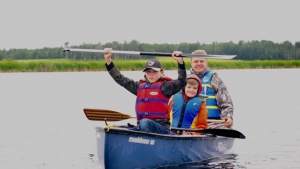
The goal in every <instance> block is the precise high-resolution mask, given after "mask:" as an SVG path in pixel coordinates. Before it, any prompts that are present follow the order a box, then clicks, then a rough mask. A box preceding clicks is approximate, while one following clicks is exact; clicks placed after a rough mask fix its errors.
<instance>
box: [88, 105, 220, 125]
mask: <svg viewBox="0 0 300 169" xmlns="http://www.w3.org/2000/svg"><path fill="white" fill-rule="evenodd" d="M83 111H84V114H85V115H86V117H87V118H88V119H89V120H94V121H121V120H126V119H130V118H136V117H133V116H130V115H128V114H123V113H120V112H117V111H114V110H106V109H90V108H85V109H83ZM207 122H216V123H224V122H225V121H224V120H212V119H208V120H207Z"/></svg>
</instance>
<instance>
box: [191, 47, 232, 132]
mask: <svg viewBox="0 0 300 169" xmlns="http://www.w3.org/2000/svg"><path fill="white" fill-rule="evenodd" d="M192 54H198V55H207V53H206V52H205V51H204V50H196V51H194V52H192ZM207 64H208V62H207V59H206V58H199V57H192V58H191V66H192V67H191V69H190V71H191V73H192V74H195V75H197V76H198V77H199V78H200V79H201V82H202V91H201V94H202V95H207V96H208V98H207V99H206V106H207V109H208V119H223V120H225V123H224V124H220V123H214V122H211V123H208V128H231V126H232V125H233V103H232V99H231V97H230V95H229V93H228V90H227V88H226V86H225V84H224V83H223V81H222V79H221V78H220V77H219V76H218V74H217V73H215V72H214V71H212V70H211V69H210V68H209V67H208V66H207Z"/></svg>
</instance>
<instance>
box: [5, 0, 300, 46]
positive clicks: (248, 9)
mask: <svg viewBox="0 0 300 169" xmlns="http://www.w3.org/2000/svg"><path fill="white" fill-rule="evenodd" d="M0 17H1V20H0V49H11V48H28V49H36V48H43V47H62V46H63V44H64V43H65V42H67V41H68V42H70V45H80V44H83V43H98V42H101V43H102V44H103V43H106V42H112V41H118V42H124V41H131V40H137V41H139V42H145V43H180V42H188V43H192V42H200V43H212V42H229V41H233V42H235V43H237V42H238V41H240V40H244V41H251V40H271V41H273V42H283V41H286V40H288V41H290V42H292V43H295V42H297V41H300V1H299V0H247V1H246V0H0Z"/></svg>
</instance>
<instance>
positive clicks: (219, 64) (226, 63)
mask: <svg viewBox="0 0 300 169" xmlns="http://www.w3.org/2000/svg"><path fill="white" fill-rule="evenodd" d="M158 60H160V61H161V63H162V65H163V67H164V69H165V70H175V69H177V64H176V62H175V61H174V60H173V59H171V58H166V57H158ZM145 62H146V60H114V63H115V64H116V65H117V66H118V69H119V70H131V71H137V70H142V69H143V67H144V64H145ZM185 63H186V67H187V69H189V68H190V67H191V66H190V59H189V58H185ZM208 63H209V67H211V68H212V69H276V68H300V60H264V61H261V60H257V61H240V60H209V61H208ZM104 64H105V61H104V60H97V61H74V60H65V59H58V60H2V61H0V72H72V71H105V70H106V68H105V66H104Z"/></svg>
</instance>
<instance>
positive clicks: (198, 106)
mask: <svg viewBox="0 0 300 169" xmlns="http://www.w3.org/2000/svg"><path fill="white" fill-rule="evenodd" d="M201 90H202V84H201V80H200V79H199V77H198V76H197V75H195V74H191V75H189V76H188V77H187V84H186V86H185V87H184V88H183V89H182V92H180V93H177V94H175V95H174V96H173V97H172V98H171V99H170V102H169V109H170V110H171V111H170V117H171V127H172V128H187V129H206V128H207V122H206V120H207V116H208V112H207V108H206V104H205V101H204V100H202V99H200V98H199V97H198V95H199V94H200V93H201ZM182 134H185V135H195V134H200V133H199V132H183V133H182Z"/></svg>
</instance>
